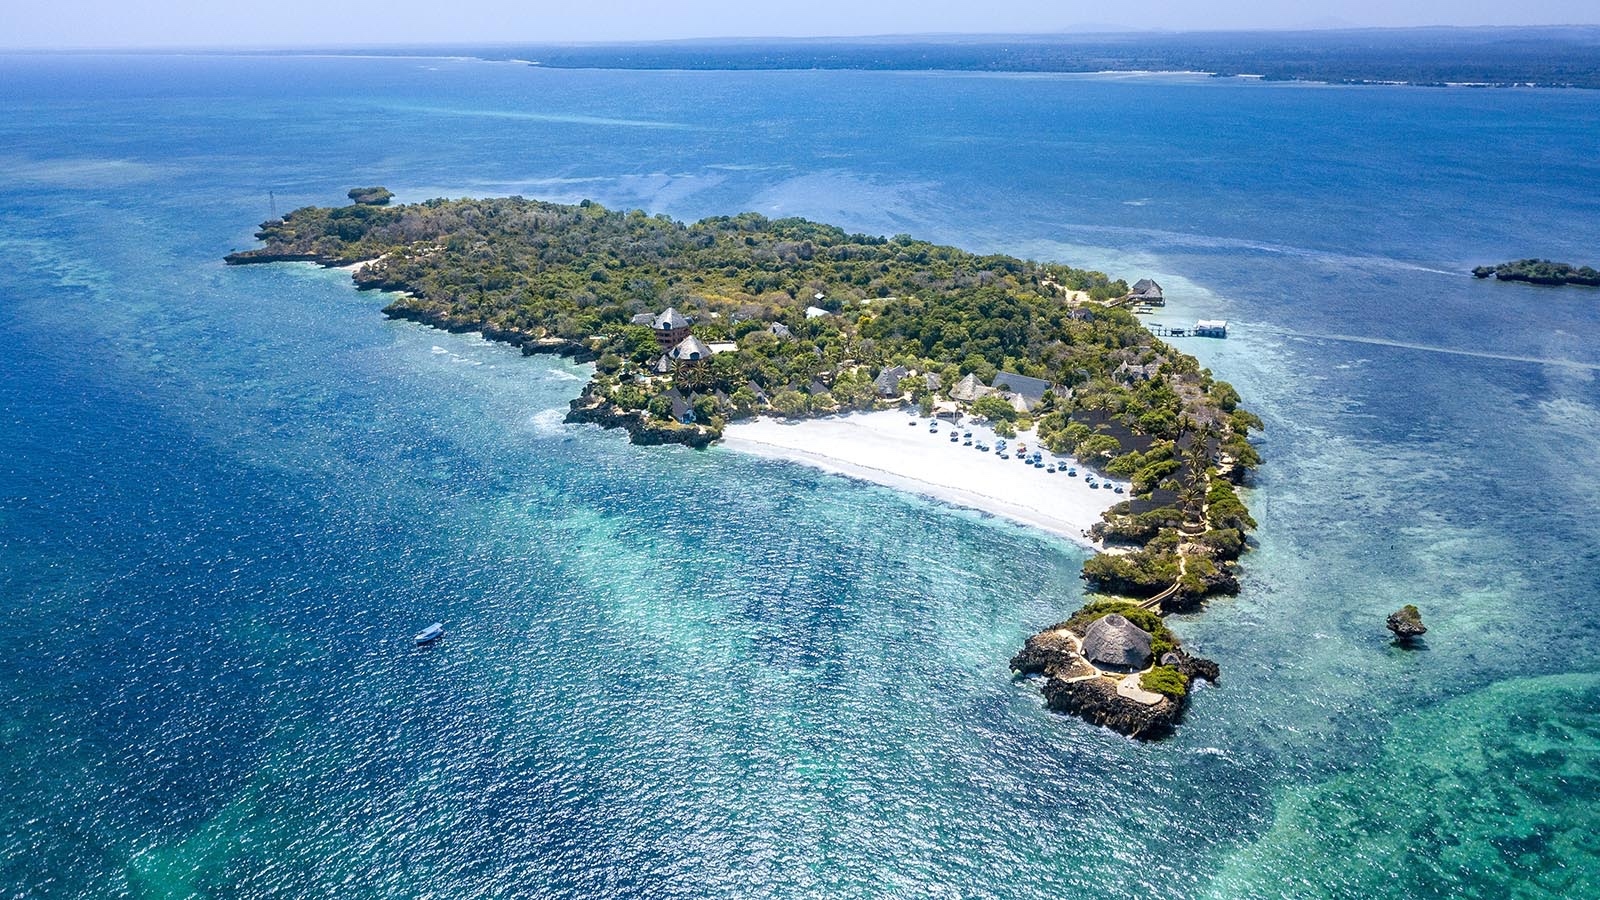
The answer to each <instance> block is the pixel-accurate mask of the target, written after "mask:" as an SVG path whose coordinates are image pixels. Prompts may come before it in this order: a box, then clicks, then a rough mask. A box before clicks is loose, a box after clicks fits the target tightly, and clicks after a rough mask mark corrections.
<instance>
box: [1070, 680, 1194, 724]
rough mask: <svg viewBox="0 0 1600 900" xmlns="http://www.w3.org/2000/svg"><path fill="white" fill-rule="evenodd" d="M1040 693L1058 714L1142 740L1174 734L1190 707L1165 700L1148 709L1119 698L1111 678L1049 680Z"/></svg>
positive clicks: (1140, 704)
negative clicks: (1068, 714) (1067, 714)
mask: <svg viewBox="0 0 1600 900" xmlns="http://www.w3.org/2000/svg"><path fill="white" fill-rule="evenodd" d="M1130 677H1133V676H1130ZM1040 690H1041V691H1042V692H1043V693H1044V702H1045V705H1046V706H1048V707H1049V708H1050V709H1052V710H1054V711H1056V712H1063V713H1070V714H1071V715H1074V716H1077V717H1078V718H1080V719H1083V720H1084V721H1086V722H1088V723H1090V724H1091V725H1102V726H1104V727H1106V728H1109V729H1111V730H1112V731H1115V732H1117V733H1118V734H1125V735H1127V736H1128V737H1132V738H1140V739H1142V740H1157V739H1159V738H1163V737H1166V736H1168V735H1170V734H1172V732H1173V731H1174V730H1175V729H1176V728H1177V725H1178V720H1179V719H1180V718H1182V717H1183V710H1184V707H1186V706H1187V705H1188V703H1187V702H1186V701H1185V702H1179V701H1176V700H1173V699H1171V698H1170V697H1163V698H1161V701H1160V702H1159V703H1156V704H1155V705H1154V706H1146V705H1145V704H1143V703H1138V702H1135V701H1133V700H1129V699H1127V698H1126V697H1123V696H1121V695H1119V694H1118V693H1117V683H1116V682H1114V681H1112V680H1111V679H1109V678H1087V679H1083V680H1081V681H1068V680H1066V679H1062V678H1051V677H1049V676H1046V677H1045V682H1044V685H1043V686H1042V687H1041V688H1040Z"/></svg>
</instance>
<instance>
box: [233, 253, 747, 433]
mask: <svg viewBox="0 0 1600 900" xmlns="http://www.w3.org/2000/svg"><path fill="white" fill-rule="evenodd" d="M223 262H224V263H226V264H227V265H230V266H243V265H254V264H258V263H275V262H309V263H316V264H317V265H319V266H322V267H323V268H328V269H336V268H340V267H343V266H349V265H355V264H356V263H353V262H352V261H350V260H346V259H340V258H337V257H331V256H326V255H323V254H319V253H278V252H268V251H265V250H246V251H243V252H240V253H230V254H228V255H227V256H226V257H224V258H223ZM352 277H353V279H354V280H355V283H356V289H357V290H362V291H385V292H391V293H400V294H401V296H400V297H398V298H397V299H396V300H395V301H394V302H392V303H390V304H389V305H388V306H385V307H384V308H383V314H384V315H385V316H388V317H389V318H391V319H403V320H406V321H410V322H416V323H418V324H421V325H427V326H429V327H431V328H437V329H439V330H441V331H448V332H451V333H453V334H470V333H477V334H481V335H483V337H484V339H485V340H490V341H498V342H500V343H503V344H510V345H512V346H513V347H517V348H518V349H520V350H521V351H522V355H523V356H534V355H536V354H542V353H550V354H555V355H557V356H561V357H565V358H568V359H571V360H572V361H573V362H575V363H589V362H594V360H595V359H596V357H597V356H598V354H596V353H595V352H594V350H593V349H592V348H590V347H589V346H587V345H586V344H583V343H581V342H579V341H569V340H566V339H564V338H550V337H539V336H537V335H533V334H529V333H527V332H525V331H518V330H515V329H509V328H496V327H494V326H493V325H487V324H485V323H483V322H479V321H477V320H474V319H468V318H465V317H461V316H452V315H450V314H448V313H446V312H443V311H442V310H439V309H436V308H434V307H431V306H428V305H427V304H426V303H425V302H423V301H420V300H418V299H417V298H416V297H414V296H412V295H410V294H408V293H405V291H406V286H405V285H403V284H396V283H393V282H390V281H388V280H387V279H386V278H385V277H384V275H383V273H382V270H381V268H379V267H372V266H365V267H362V268H358V269H356V270H355V272H354V273H352ZM593 387H594V382H592V381H591V382H589V383H588V384H585V385H584V388H583V393H581V394H579V395H578V398H577V399H575V400H573V401H572V403H571V405H570V408H569V409H568V411H567V415H566V418H565V419H564V421H566V422H571V423H579V424H582V423H588V424H592V425H599V426H600V427H601V428H620V429H622V430H623V431H626V432H627V433H628V440H629V441H631V442H633V443H635V444H638V445H639V446H642V447H648V446H658V445H661V444H683V445H685V446H688V447H693V448H695V449H697V450H701V449H704V448H706V447H708V446H710V445H711V443H712V442H714V441H715V440H716V439H717V438H719V437H721V436H722V433H721V432H720V431H717V430H715V429H711V428H705V427H702V426H698V425H660V424H654V423H651V422H649V421H647V417H646V416H645V414H644V413H642V412H637V411H629V410H623V409H619V408H618V407H617V406H616V405H615V404H613V403H611V402H610V401H608V400H606V399H604V398H602V397H597V396H595V395H594V392H593V390H592V388H593Z"/></svg>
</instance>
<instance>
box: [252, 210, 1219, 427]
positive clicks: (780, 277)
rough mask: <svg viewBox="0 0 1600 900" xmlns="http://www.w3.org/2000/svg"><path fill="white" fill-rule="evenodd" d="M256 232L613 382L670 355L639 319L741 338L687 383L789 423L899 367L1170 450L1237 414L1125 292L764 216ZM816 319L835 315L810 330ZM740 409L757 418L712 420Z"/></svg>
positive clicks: (383, 215)
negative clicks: (665, 312) (1141, 377)
mask: <svg viewBox="0 0 1600 900" xmlns="http://www.w3.org/2000/svg"><path fill="white" fill-rule="evenodd" d="M258 237H259V238H260V239H261V240H263V241H265V242H266V243H267V246H266V247H265V248H263V249H261V250H254V251H246V252H244V253H239V254H235V255H234V256H233V257H231V259H232V260H233V261H236V262H248V261H252V259H256V258H316V259H321V260H324V261H330V262H355V261H360V260H377V262H376V263H374V264H373V265H370V266H368V267H366V268H365V269H363V270H362V271H361V272H360V273H358V275H357V280H358V281H359V282H361V283H362V284H363V286H368V287H384V288H393V289H401V290H405V291H407V292H409V293H410V296H409V297H406V298H402V299H401V300H399V301H397V304H402V305H403V304H412V305H423V306H426V307H428V308H430V309H434V310H437V311H440V312H442V313H444V314H445V315H448V316H449V317H451V318H453V319H464V320H468V321H473V322H478V323H482V324H483V325H486V326H489V327H492V328H495V329H500V330H505V331H513V332H520V333H524V334H529V335H532V336H535V337H541V338H542V337H552V338H561V339H565V340H571V341H590V340H593V341H596V342H597V343H598V346H597V348H596V349H597V351H598V352H600V354H601V358H602V365H601V370H602V374H611V373H617V372H619V371H625V370H626V368H627V367H628V366H630V365H642V364H645V363H648V362H650V361H651V360H653V359H654V358H655V357H656V356H657V355H658V353H659V350H658V349H657V347H656V346H655V344H654V342H653V340H652V339H651V335H650V334H649V332H648V329H647V328H645V327H643V326H640V325H636V324H634V320H635V318H636V317H638V316H639V315H640V314H654V313H657V312H659V311H661V310H662V309H663V308H665V307H667V306H673V307H676V308H677V309H679V310H680V311H682V312H683V313H685V314H686V315H688V316H690V317H692V319H693V321H694V332H695V334H696V335H697V336H699V337H700V338H702V339H704V340H708V341H737V342H738V352H736V353H731V354H719V355H718V356H717V357H716V358H715V359H714V360H713V365H711V366H709V367H707V369H708V371H707V372H704V373H698V374H697V375H696V376H695V378H693V379H689V380H691V381H692V382H693V383H691V384H687V385H683V386H684V387H688V388H691V389H697V390H702V391H707V390H721V391H723V393H724V394H725V395H727V396H729V397H732V395H734V394H735V393H737V392H738V391H739V390H740V389H741V388H746V387H749V386H751V385H753V386H754V387H756V388H759V389H760V390H761V391H762V392H764V393H766V394H767V395H768V397H769V399H774V400H775V399H776V398H777V397H778V396H779V395H780V394H788V393H799V394H800V395H801V396H800V397H799V398H795V397H792V396H784V398H783V399H784V401H785V402H786V404H787V405H788V406H789V407H791V408H790V409H784V410H782V411H784V412H789V413H796V412H805V411H829V410H830V409H832V408H838V407H861V406H865V405H870V404H871V403H872V402H873V401H874V399H875V392H874V391H873V389H872V383H871V380H872V378H874V377H876V376H877V374H878V373H879V372H880V371H881V369H882V367H884V366H889V365H896V364H899V365H905V366H907V367H908V368H910V369H913V370H917V371H921V372H928V373H935V374H938V375H940V376H941V381H942V383H943V385H944V388H945V390H946V391H948V389H949V387H950V386H951V385H952V384H954V382H955V381H956V380H958V379H959V378H961V377H962V376H964V375H966V374H969V373H975V374H976V375H977V376H978V377H979V379H980V380H982V381H984V382H988V381H990V380H991V379H992V378H993V377H994V375H995V374H996V373H997V372H1000V371H1009V372H1013V373H1016V374H1020V375H1026V376H1031V377H1037V378H1042V379H1045V380H1047V381H1050V382H1052V383H1054V384H1058V385H1061V386H1063V387H1064V388H1076V389H1077V390H1078V391H1081V392H1082V393H1083V394H1084V396H1085V397H1093V398H1094V402H1095V403H1096V404H1098V405H1099V406H1100V407H1101V408H1103V409H1110V410H1115V411H1117V412H1118V413H1125V414H1126V415H1127V417H1128V419H1129V423H1130V425H1132V426H1133V427H1136V428H1140V429H1143V430H1146V431H1150V430H1155V431H1157V432H1160V433H1164V434H1166V435H1167V436H1175V434H1176V431H1177V430H1178V428H1179V427H1180V425H1182V424H1184V422H1185V420H1187V421H1189V422H1211V423H1219V422H1220V421H1221V420H1224V419H1227V418H1228V416H1229V415H1231V410H1232V406H1233V403H1234V402H1236V400H1237V394H1236V393H1234V392H1233V390H1232V388H1230V387H1227V386H1226V385H1225V384H1223V383H1221V382H1214V381H1213V380H1212V379H1211V378H1210V376H1209V373H1203V372H1201V371H1200V370H1199V367H1198V365H1197V364H1195V363H1194V360H1193V359H1192V358H1190V357H1187V356H1184V355H1183V354H1180V353H1177V352H1176V351H1174V350H1172V348H1170V347H1168V346H1166V345H1165V344H1163V343H1161V342H1160V341H1158V340H1157V339H1155V338H1154V337H1153V336H1152V335H1151V334H1150V333H1149V332H1148V331H1147V330H1146V329H1144V328H1143V327H1142V326H1141V325H1140V324H1139V322H1138V321H1137V319H1135V318H1134V316H1133V315H1132V314H1131V313H1129V312H1127V311H1125V310H1123V309H1120V308H1117V307H1116V306H1114V305H1108V303H1107V301H1113V300H1116V299H1118V298H1121V297H1122V296H1124V295H1125V294H1126V293H1127V285H1126V283H1125V282H1122V281H1113V280H1111V279H1110V278H1108V277H1107V276H1105V275H1104V274H1102V273H1099V272H1093V271H1086V270H1083V269H1077V268H1072V267H1070V266H1063V265H1055V264H1047V263H1037V262H1031V261H1025V260H1021V259H1017V258H1015V257H1011V256H1004V255H977V254H973V253H968V252H966V251H963V250H959V249H957V248H954V247H948V246H940V245H936V244H931V243H928V242H926V241H920V240H915V239H913V238H911V237H908V236H905V235H898V236H895V237H892V238H885V237H877V236H872V235H863V234H849V233H846V232H845V231H844V230H842V229H839V228H836V227H833V226H830V225H823V224H818V223H816V222H810V221H806V220H804V219H794V218H789V219H768V218H766V217H764V216H761V215H759V214H756V213H744V214H742V215H737V216H717V217H712V218H708V219H704V220H702V221H699V222H695V223H693V224H684V223H680V222H676V221H673V220H672V219H669V218H667V217H665V216H650V215H646V214H645V213H644V212H641V211H638V210H635V211H631V212H620V211H613V210H608V209H605V208H604V207H602V206H600V205H598V204H595V203H590V202H584V203H581V204H577V205H562V204H555V203H545V202H540V201H536V200H527V199H523V198H519V197H511V198H501V199H488V200H430V201H427V202H425V203H417V204H407V205H403V206H393V207H380V206H370V205H360V204H358V205H353V206H345V207H337V208H324V207H308V208H305V209H299V210H295V211H294V212H292V213H290V214H288V215H286V216H284V217H283V218H282V219H281V220H275V221H272V222H268V223H266V224H265V225H264V226H263V227H262V230H261V232H260V233H259V234H258ZM808 307H815V308H818V309H822V310H825V311H827V312H828V313H831V315H828V316H818V315H815V314H813V315H812V316H810V317H808V316H807V315H806V313H805V310H806V309H807V308H808ZM772 322H782V323H785V324H786V327H787V328H788V329H789V330H790V333H791V335H792V340H779V339H777V338H775V337H773V336H772V335H771V333H770V332H769V331H768V330H767V329H768V326H769V324H770V323H772ZM1125 363H1126V364H1133V365H1159V366H1160V367H1161V368H1162V371H1163V375H1162V377H1160V378H1158V379H1156V380H1154V381H1144V382H1140V383H1138V384H1128V383H1124V382H1122V381H1119V380H1117V379H1116V378H1114V377H1112V375H1113V372H1114V371H1115V370H1116V369H1117V368H1118V367H1119V366H1121V365H1123V364H1125ZM815 383H821V384H822V385H823V386H825V387H826V388H828V391H827V394H828V396H822V395H821V392H818V391H815V390H811V389H810V388H811V387H812V386H813V385H814V384H815ZM623 393H624V399H635V400H636V399H638V398H637V397H633V396H630V395H629V392H623ZM646 393H648V391H646ZM741 399H746V398H741ZM1062 399H1064V398H1062ZM646 400H648V398H646ZM774 405H778V404H774ZM741 411H743V412H748V411H749V410H748V409H745V410H741V409H738V408H736V405H735V407H730V408H727V409H723V410H719V411H718V412H720V413H722V414H724V415H728V416H734V415H737V414H739V413H740V412H741Z"/></svg>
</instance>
